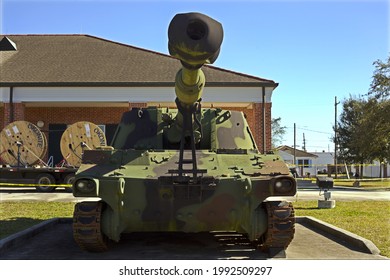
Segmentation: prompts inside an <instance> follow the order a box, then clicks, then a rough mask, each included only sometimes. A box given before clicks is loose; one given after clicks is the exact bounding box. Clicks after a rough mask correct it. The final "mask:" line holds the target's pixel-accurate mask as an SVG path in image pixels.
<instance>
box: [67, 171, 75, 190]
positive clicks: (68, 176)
mask: <svg viewBox="0 0 390 280" xmlns="http://www.w3.org/2000/svg"><path fill="white" fill-rule="evenodd" d="M74 179H75V175H74V174H68V175H66V177H65V179H64V184H69V185H73V182H74ZM65 191H66V192H73V187H66V188H65Z"/></svg>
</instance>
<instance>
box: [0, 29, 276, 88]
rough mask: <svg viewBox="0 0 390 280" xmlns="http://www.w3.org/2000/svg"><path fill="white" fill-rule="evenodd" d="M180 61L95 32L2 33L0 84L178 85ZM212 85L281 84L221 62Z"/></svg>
mask: <svg viewBox="0 0 390 280" xmlns="http://www.w3.org/2000/svg"><path fill="white" fill-rule="evenodd" d="M180 67H181V65H180V62H179V61H178V60H177V59H176V58H173V57H171V56H169V55H166V54H162V53H158V52H154V51H150V50H146V49H141V48H138V47H134V46H130V45H126V44H122V43H118V42H113V41H109V40H106V39H102V38H98V37H94V36H90V35H0V86H83V85H85V86H103V85H104V86H107V85H111V86H172V85H173V83H174V77H175V75H176V72H177V71H178V70H179V68H180ZM203 70H204V72H205V75H206V79H207V85H208V86H241V87H242V86H266V87H274V88H275V87H277V86H278V84H277V83H275V82H274V81H272V80H267V79H262V78H259V77H254V76H250V75H246V74H242V73H237V72H233V71H229V70H225V69H221V68H217V67H212V66H206V67H204V68H203Z"/></svg>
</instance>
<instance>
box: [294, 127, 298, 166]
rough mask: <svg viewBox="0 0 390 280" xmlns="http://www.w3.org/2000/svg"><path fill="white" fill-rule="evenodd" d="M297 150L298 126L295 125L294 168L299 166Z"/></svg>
mask: <svg viewBox="0 0 390 280" xmlns="http://www.w3.org/2000/svg"><path fill="white" fill-rule="evenodd" d="M296 149H297V126H296V125H295V123H294V167H296V164H297V157H296V154H295V150H296Z"/></svg>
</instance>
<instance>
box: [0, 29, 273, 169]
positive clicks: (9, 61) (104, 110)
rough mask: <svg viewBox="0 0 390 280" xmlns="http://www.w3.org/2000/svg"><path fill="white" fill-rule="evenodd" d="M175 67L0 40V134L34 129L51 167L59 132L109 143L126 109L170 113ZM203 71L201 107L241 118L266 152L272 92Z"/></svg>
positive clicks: (53, 43)
mask: <svg viewBox="0 0 390 280" xmlns="http://www.w3.org/2000/svg"><path fill="white" fill-rule="evenodd" d="M180 67H181V64H180V62H179V61H178V60H177V59H175V58H173V57H171V56H169V55H165V54H161V53H157V52H154V51H150V50H145V49H141V48H137V47H133V46H129V45H125V44H121V43H118V42H113V41H109V40H105V39H102V38H98V37H93V36H89V35H6V36H5V35H0V131H1V130H2V129H3V128H4V126H6V125H7V124H9V123H11V122H13V121H16V120H25V121H29V122H31V123H34V124H36V125H38V127H39V128H40V129H41V130H42V131H43V132H45V134H46V136H47V138H48V142H49V150H48V155H49V156H54V160H55V162H58V161H59V160H61V158H60V157H61V155H60V152H59V140H60V137H61V135H62V132H63V131H64V130H65V129H66V126H67V125H70V124H73V123H75V122H77V121H90V122H93V123H95V124H97V125H101V127H102V128H103V129H104V131H105V133H106V137H107V140H108V143H109V142H110V139H111V138H112V136H113V134H114V131H115V129H116V125H117V123H118V122H119V120H120V118H121V115H122V113H123V112H125V111H127V110H129V109H130V108H132V107H146V106H174V102H173V101H174V99H175V93H174V77H175V74H176V72H177V71H178V70H179V68H180ZM203 70H204V73H205V75H206V87H205V90H204V92H203V103H202V104H203V107H208V106H213V107H221V108H224V109H225V108H226V109H235V110H241V111H244V112H245V114H246V116H247V120H248V122H249V125H250V126H251V129H252V131H253V133H254V137H255V140H256V142H257V145H258V147H259V149H260V150H263V149H266V150H268V149H270V148H271V97H272V93H273V90H274V89H275V88H276V87H277V86H278V84H277V83H275V82H274V81H272V80H267V79H263V78H259V77H254V76H250V75H246V74H242V73H237V72H233V71H229V70H226V69H221V68H217V67H213V66H205V67H204V68H203ZM263 104H264V105H265V107H264V110H263ZM264 117H265V119H264ZM263 120H264V121H263ZM264 126H265V131H264V129H263V128H264Z"/></svg>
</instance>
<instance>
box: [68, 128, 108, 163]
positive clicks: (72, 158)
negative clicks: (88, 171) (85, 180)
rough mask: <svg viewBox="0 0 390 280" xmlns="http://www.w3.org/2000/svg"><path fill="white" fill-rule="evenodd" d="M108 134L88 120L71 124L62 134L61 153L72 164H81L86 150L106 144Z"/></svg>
mask: <svg viewBox="0 0 390 280" xmlns="http://www.w3.org/2000/svg"><path fill="white" fill-rule="evenodd" d="M106 145H107V141H106V136H105V135H104V132H103V130H102V129H101V128H100V127H99V126H97V125H96V124H93V123H91V122H87V121H80V122H76V123H74V124H72V125H70V126H69V127H68V128H67V129H66V130H65V131H64V133H63V134H62V137H61V141H60V148H61V153H62V156H63V157H64V159H65V160H66V162H67V163H68V164H69V165H72V166H76V167H78V166H80V165H81V159H82V155H83V153H84V151H85V150H94V149H96V148H97V147H102V146H106Z"/></svg>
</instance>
